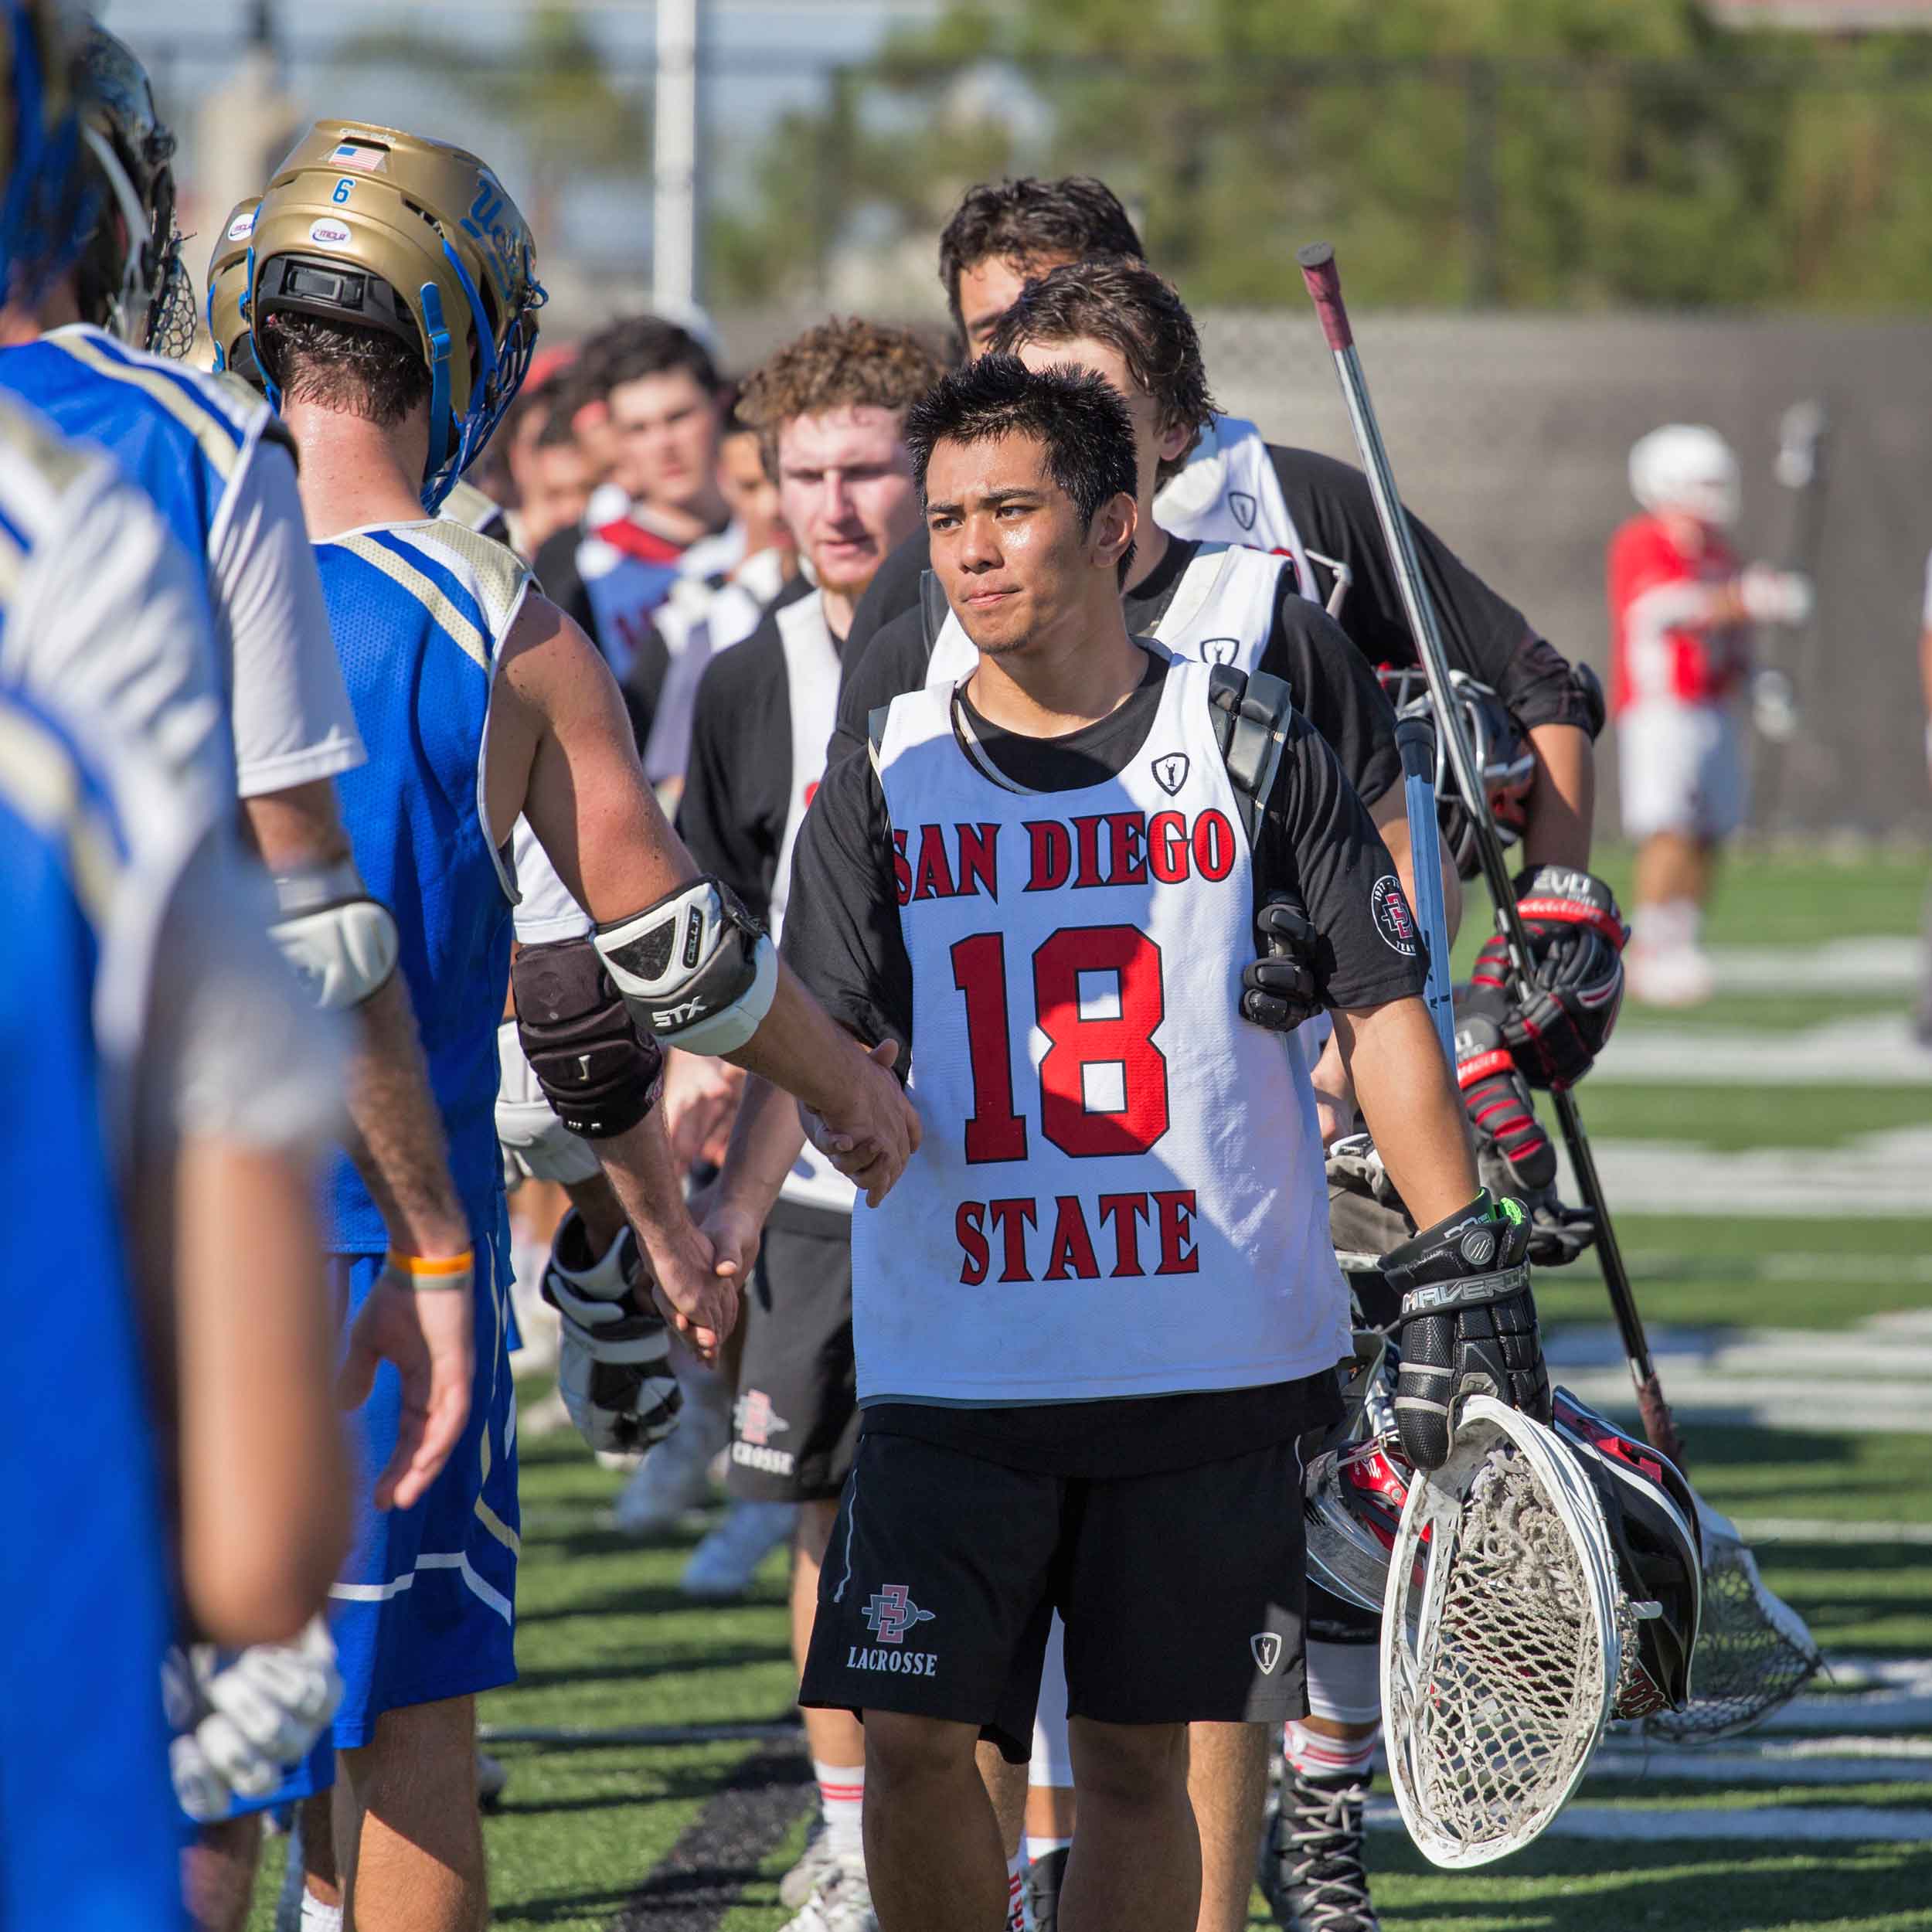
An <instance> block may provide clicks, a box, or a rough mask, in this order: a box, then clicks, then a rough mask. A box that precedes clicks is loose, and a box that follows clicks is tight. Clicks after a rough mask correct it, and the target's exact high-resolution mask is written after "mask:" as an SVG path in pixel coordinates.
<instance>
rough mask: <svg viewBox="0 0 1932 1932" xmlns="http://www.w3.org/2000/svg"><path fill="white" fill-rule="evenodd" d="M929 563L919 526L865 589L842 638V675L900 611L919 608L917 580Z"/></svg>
mask: <svg viewBox="0 0 1932 1932" xmlns="http://www.w3.org/2000/svg"><path fill="white" fill-rule="evenodd" d="M931 562H932V547H931V543H930V539H928V538H927V535H926V529H925V526H924V525H923V523H922V524H921V525H920V527H919V528H918V529H917V530H915V531H913V533H912V535H911V536H909V537H908V538H906V540H905V542H904V543H902V544H900V546H899V547H898V549H896V550H894V551H893V553H892V555H891V556H889V557H887V558H886V560H885V562H884V563H882V564H881V565H880V566H879V574H878V575H877V576H876V577H874V578H873V579H872V582H871V583H869V584H867V585H866V594H865V595H864V596H863V597H861V598H860V599H859V608H858V609H857V610H856V611H854V612H853V613H852V629H851V631H849V633H848V634H847V635H846V638H845V675H846V677H847V678H848V679H849V678H850V677H851V675H852V668H853V667H854V666H855V665H856V664H857V663H858V662H859V659H860V658H862V657H863V656H864V655H865V653H866V645H869V644H870V643H871V642H872V639H873V638H874V637H876V635H877V634H878V633H879V631H883V629H884V628H886V625H887V624H889V623H891V621H893V618H894V617H897V616H899V615H900V613H901V612H902V611H917V609H918V608H919V580H920V578H921V577H923V576H924V575H925V574H926V570H927V566H928V565H929V564H930V563H931Z"/></svg>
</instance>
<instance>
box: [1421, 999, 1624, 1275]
mask: <svg viewBox="0 0 1932 1932" xmlns="http://www.w3.org/2000/svg"><path fill="white" fill-rule="evenodd" d="M1508 1011H1509V1005H1508V1002H1506V1001H1505V999H1504V998H1503V996H1502V995H1501V994H1500V993H1498V992H1495V990H1494V989H1493V988H1488V987H1485V988H1475V987H1469V988H1464V991H1463V994H1462V997H1461V998H1460V999H1459V1000H1458V1002H1457V1012H1456V1083H1457V1084H1458V1086H1459V1087H1461V1089H1462V1104H1463V1105H1464V1107H1465V1108H1466V1109H1467V1110H1468V1114H1469V1124H1470V1125H1471V1128H1474V1129H1475V1137H1476V1175H1477V1178H1478V1179H1479V1180H1480V1181H1481V1182H1482V1184H1483V1185H1484V1186H1485V1187H1486V1188H1488V1190H1489V1191H1490V1192H1491V1193H1492V1194H1493V1195H1495V1196H1496V1197H1497V1198H1498V1199H1502V1196H1505V1195H1509V1196H1512V1197H1513V1198H1514V1199H1517V1200H1519V1201H1520V1202H1522V1204H1523V1207H1524V1209H1525V1211H1526V1213H1528V1215H1529V1259H1530V1260H1531V1261H1532V1263H1534V1264H1536V1266H1537V1267H1562V1266H1563V1265H1564V1264H1566V1262H1570V1261H1573V1260H1576V1258H1577V1256H1578V1255H1580V1253H1582V1252H1583V1250H1584V1249H1585V1248H1587V1247H1589V1246H1590V1243H1592V1242H1593V1241H1594V1240H1596V1238H1597V1222H1596V1217H1595V1216H1594V1215H1592V1214H1590V1213H1588V1212H1587V1210H1585V1209H1579V1208H1570V1207H1566V1206H1564V1205H1563V1202H1562V1200H1561V1199H1560V1198H1559V1196H1558V1195H1557V1192H1556V1148H1554V1147H1553V1146H1552V1145H1550V1141H1549V1134H1548V1133H1547V1131H1546V1130H1545V1128H1544V1127H1543V1123H1542V1121H1539V1120H1538V1119H1537V1117H1536V1104H1535V1103H1534V1102H1533V1101H1532V1100H1531V1099H1530V1097H1529V1087H1528V1086H1527V1084H1526V1083H1525V1081H1524V1080H1523V1077H1522V1072H1521V1070H1519V1068H1518V1066H1517V1065H1516V1063H1515V1060H1514V1058H1513V1057H1512V1055H1511V1053H1510V1052H1509V1047H1508V1046H1506V1045H1505V1028H1506V1026H1507V1023H1508V1022H1507V1017H1506V1016H1507V1014H1508Z"/></svg>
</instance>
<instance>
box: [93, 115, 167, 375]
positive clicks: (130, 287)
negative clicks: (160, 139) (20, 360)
mask: <svg viewBox="0 0 1932 1932" xmlns="http://www.w3.org/2000/svg"><path fill="white" fill-rule="evenodd" d="M80 138H81V139H82V140H83V141H85V142H86V143H87V147H88V149H89V151H90V152H91V153H92V155H94V160H95V162H97V165H99V167H100V172H101V175H102V176H103V178H104V179H105V180H106V182H107V191H108V192H109V193H110V194H111V195H112V196H113V197H114V201H115V203H116V205H117V206H118V208H119V209H120V213H121V222H122V223H123V225H124V226H125V228H126V230H127V231H128V242H127V253H126V256H125V257H124V260H123V261H122V263H121V287H120V289H119V291H117V293H116V294H115V295H114V297H113V298H112V299H111V301H110V303H109V305H108V315H107V330H108V332H109V333H110V334H111V335H115V336H117V337H118V338H120V339H121V341H122V342H126V343H127V344H128V345H129V346H130V347H131V348H134V349H145V348H146V347H147V346H148V342H147V335H148V315H149V312H150V311H151V308H152V307H153V301H154V291H152V290H151V288H149V287H148V283H147V279H146V277H145V274H143V272H142V268H141V257H142V255H143V254H144V253H145V250H146V248H147V245H148V214H147V211H146V210H145V209H143V208H142V206H141V197H140V196H138V195H137V194H136V193H135V192H134V183H133V182H131V181H130V180H129V179H128V171H127V169H126V168H124V167H122V166H121V160H120V157H119V156H118V155H116V154H115V152H114V145H113V144H112V143H111V141H109V140H108V139H107V136H106V135H104V134H102V133H101V132H100V129H99V128H90V127H87V126H86V125H84V124H83V127H82V128H81V130H80Z"/></svg>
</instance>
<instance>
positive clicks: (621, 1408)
mask: <svg viewBox="0 0 1932 1932" xmlns="http://www.w3.org/2000/svg"><path fill="white" fill-rule="evenodd" d="M543 1298H544V1300H545V1301H547V1302H549V1304H550V1305H551V1307H552V1308H555V1309H556V1311H557V1313H558V1314H559V1315H561V1316H562V1317H563V1336H562V1341H561V1345H560V1349H559V1352H558V1357H557V1387H558V1390H559V1393H561V1395H562V1396H563V1406H564V1407H565V1408H566V1410H568V1411H569V1412H570V1420H572V1421H573V1423H576V1424H577V1433H578V1434H580V1436H582V1437H583V1440H585V1441H586V1442H587V1443H588V1444H590V1447H592V1448H593V1449H594V1450H597V1451H606V1450H613V1451H618V1452H619V1453H623V1454H630V1453H634V1452H635V1451H639V1450H644V1449H648V1448H649V1447H651V1445H652V1444H654V1443H659V1442H662V1441H663V1440H664V1439H665V1437H666V1436H668V1435H669V1434H670V1433H671V1431H672V1430H673V1429H674V1428H675V1427H677V1422H678V1410H679V1405H680V1404H681V1403H682V1401H683V1400H684V1398H683V1396H682V1393H681V1392H680V1391H679V1387H678V1378H677V1376H676V1375H675V1373H674V1372H672V1366H671V1332H670V1330H669V1328H668V1327H667V1326H666V1325H665V1321H664V1318H663V1317H662V1315H659V1314H658V1311H657V1309H656V1308H655V1306H654V1305H653V1304H652V1301H651V1284H650V1281H649V1279H648V1277H647V1276H646V1275H645V1272H644V1264H643V1261H642V1260H641V1257H639V1255H638V1242H637V1236H635V1235H634V1234H633V1233H631V1230H630V1229H628V1227H627V1228H626V1229H624V1231H623V1232H622V1233H621V1234H619V1235H618V1236H617V1239H616V1240H614V1241H613V1242H612V1243H611V1246H610V1247H609V1248H608V1249H607V1250H606V1251H605V1253H604V1254H603V1255H601V1256H594V1255H593V1254H592V1253H591V1252H590V1237H589V1236H587V1234H586V1233H585V1232H584V1228H583V1221H582V1219H580V1216H578V1214H577V1210H576V1209H574V1208H573V1209H571V1211H570V1213H568V1214H566V1215H565V1216H564V1217H563V1220H562V1221H561V1222H560V1223H559V1224H558V1226H557V1231H556V1240H555V1242H553V1243H552V1245H551V1249H550V1260H549V1265H548V1266H547V1267H546V1268H545V1269H544V1270H543Z"/></svg>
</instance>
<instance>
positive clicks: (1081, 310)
mask: <svg viewBox="0 0 1932 1932" xmlns="http://www.w3.org/2000/svg"><path fill="white" fill-rule="evenodd" d="M1082 340H1085V341H1087V342H1104V343H1105V344H1106V345H1107V347H1108V348H1110V349H1117V350H1118V351H1119V352H1120V356H1121V361H1122V362H1124V363H1125V364H1126V365H1127V372H1128V375H1130V376H1132V377H1133V379H1134V383H1135V386H1137V387H1138V388H1139V389H1143V390H1145V392H1146V393H1147V394H1148V395H1149V396H1151V397H1152V398H1153V399H1154V400H1155V403H1156V404H1157V405H1158V406H1159V409H1160V412H1161V426H1162V428H1163V429H1185V430H1192V432H1193V434H1192V436H1190V437H1189V440H1188V448H1189V450H1192V448H1193V447H1194V444H1195V442H1196V440H1198V439H1199V436H1200V434H1201V432H1202V430H1204V429H1206V427H1207V426H1208V424H1209V423H1210V422H1211V421H1212V420H1213V417H1214V398H1213V396H1212V395H1210V394H1209V392H1208V383H1207V369H1206V365H1205V364H1204V363H1203V362H1202V360H1201V338H1200V337H1199V335H1197V334H1196V332H1195V328H1194V318H1193V317H1192V316H1191V315H1189V313H1188V312H1187V306H1186V304H1185V303H1184V302H1182V300H1181V298H1180V297H1179V295H1178V294H1175V290H1174V285H1173V284H1172V282H1170V281H1167V280H1166V279H1165V277H1162V276H1159V275H1157V274H1155V272H1154V270H1152V269H1151V268H1149V267H1148V266H1147V264H1145V262H1140V261H1134V260H1130V259H1128V258H1126V257H1121V256H1115V257H1111V258H1108V259H1106V260H1096V261H1084V262H1068V263H1066V264H1063V266H1062V267H1059V268H1056V269H1054V270H1052V271H1051V272H1050V273H1049V274H1045V275H1043V276H1041V277H1039V278H1038V279H1037V280H1036V281H1029V283H1028V284H1026V287H1024V288H1023V289H1022V290H1021V291H1020V294H1019V299H1018V300H1017V301H1015V303H1014V304H1013V305H1012V308H1009V309H1008V310H1007V311H1006V313H1005V315H1002V317H1001V318H1000V319H999V326H998V328H996V329H995V331H994V332H993V335H992V340H991V341H990V342H988V344H987V347H988V349H991V350H992V351H994V352H996V353H998V354H999V355H1013V354H1015V352H1017V351H1018V350H1019V348H1020V347H1021V345H1022V344H1024V343H1027V342H1043V343H1044V342H1080V341H1082ZM1186 461H1187V456H1186V453H1185V451H1184V452H1183V453H1182V455H1181V456H1180V457H1178V458H1176V459H1175V461H1172V462H1164V463H1163V464H1162V465H1161V468H1160V472H1159V475H1160V481H1162V482H1163V483H1165V481H1167V480H1168V478H1169V477H1171V476H1175V475H1178V474H1179V473H1180V471H1181V470H1182V468H1184V467H1185V464H1186Z"/></svg>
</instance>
